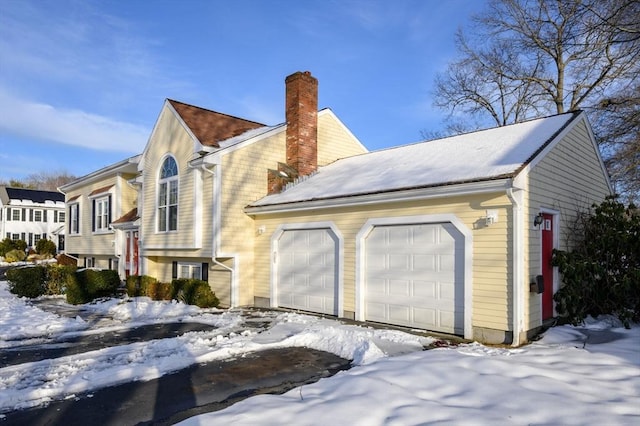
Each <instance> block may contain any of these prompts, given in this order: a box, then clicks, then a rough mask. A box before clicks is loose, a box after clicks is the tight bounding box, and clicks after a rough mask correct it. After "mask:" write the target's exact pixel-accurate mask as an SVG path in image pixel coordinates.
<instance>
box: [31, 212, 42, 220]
mask: <svg viewBox="0 0 640 426" xmlns="http://www.w3.org/2000/svg"><path fill="white" fill-rule="evenodd" d="M33 221H34V222H42V210H34V211H33Z"/></svg>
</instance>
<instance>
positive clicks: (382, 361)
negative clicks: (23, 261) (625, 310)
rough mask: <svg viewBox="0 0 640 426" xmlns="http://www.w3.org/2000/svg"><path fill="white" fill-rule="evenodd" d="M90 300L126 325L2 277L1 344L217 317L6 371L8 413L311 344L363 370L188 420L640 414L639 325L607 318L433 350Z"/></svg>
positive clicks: (474, 420)
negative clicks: (523, 341)
mask: <svg viewBox="0 0 640 426" xmlns="http://www.w3.org/2000/svg"><path fill="white" fill-rule="evenodd" d="M83 308H84V309H87V310H93V311H94V312H102V313H105V314H109V315H111V316H113V317H114V318H116V319H117V320H118V321H123V322H118V323H117V324H116V325H115V326H114V325H112V324H111V325H109V327H107V328H100V329H97V330H95V329H92V330H80V331H79V330H78V328H80V329H82V327H86V323H84V322H83V321H82V322H81V323H80V321H81V320H80V321H79V320H73V319H65V318H61V317H58V316H56V315H52V314H48V313H45V312H42V311H41V310H39V309H37V308H35V307H32V306H29V305H27V304H26V303H25V302H24V300H21V299H18V298H16V297H15V296H14V295H12V294H10V293H8V292H7V291H6V283H4V282H0V315H2V316H1V317H0V320H1V325H2V339H3V340H2V342H1V343H2V345H3V347H5V348H6V347H8V346H11V345H12V344H15V345H16V346H17V345H19V344H21V343H20V342H17V341H16V342H12V341H11V340H12V339H17V338H21V337H25V336H26V337H31V336H35V337H39V336H41V337H42V336H47V335H49V334H50V333H52V332H60V331H64V332H65V333H73V334H84V333H86V334H89V333H99V332H101V331H105V330H107V329H109V328H120V329H121V328H125V327H127V326H133V324H136V325H139V324H140V323H144V322H149V323H157V322H162V321H169V320H172V321H177V320H181V321H203V322H207V323H210V324H213V325H214V326H215V327H217V328H215V329H213V330H211V331H205V332H191V333H187V334H184V335H183V336H180V337H176V338H169V339H161V340H152V341H147V342H137V343H133V344H128V345H122V346H117V347H111V348H106V349H102V350H97V351H92V352H87V353H83V354H77V355H69V356H66V357H62V358H57V359H50V360H44V361H38V362H31V363H25V364H19V365H14V366H8V367H5V368H1V369H0V413H2V412H6V411H11V410H15V409H19V408H26V407H33V406H36V405H40V404H46V403H47V402H48V401H52V400H59V399H64V398H70V397H73V396H74V395H75V394H78V393H84V392H89V391H91V390H95V389H98V388H102V387H106V386H112V385H116V384H119V383H123V382H128V381H134V380H150V379H154V378H157V377H160V376H162V375H164V374H167V373H169V372H172V371H175V370H178V369H182V368H185V367H187V366H189V365H192V364H194V363H203V362H208V361H213V360H221V359H230V358H233V357H241V356H242V355H243V354H246V353H249V352H255V351H260V350H264V349H272V348H286V347H292V346H306V347H310V348H314V349H318V350H324V351H328V352H332V353H334V354H336V355H338V356H341V357H343V358H346V359H352V360H353V365H354V367H353V368H352V369H351V370H348V371H342V372H340V373H338V374H337V375H335V376H333V377H330V378H326V379H322V380H320V381H319V382H317V383H314V384H310V385H306V386H303V387H302V388H297V389H294V390H292V391H290V392H288V393H286V394H283V395H260V396H256V397H252V398H249V399H247V400H244V401H242V402H239V403H237V404H235V405H233V406H231V407H229V408H227V409H225V410H223V411H219V412H215V413H208V414H204V415H201V416H198V417H194V418H191V419H188V420H186V421H185V422H183V423H184V424H186V425H208V424H237V425H263V424H289V423H291V424H300V425H315V424H333V423H335V422H336V419H339V423H341V424H353V425H371V424H389V425H394V424H397V425H400V424H423V423H436V422H438V423H443V424H483V425H484V424H497V425H503V424H504V425H507V424H508V425H511V424H517V425H520V424H567V425H571V424H575V425H578V424H579V425H602V424H606V425H628V424H640V405H638V404H637V401H638V396H640V326H637V325H636V326H634V327H633V328H631V329H630V330H626V329H624V328H622V327H621V326H620V324H619V323H618V322H616V321H614V320H611V319H607V318H605V319H599V320H593V319H589V320H588V321H587V322H586V324H585V325H584V326H582V327H571V326H563V327H555V328H553V329H550V330H549V331H547V333H546V334H545V335H544V337H543V338H542V339H541V340H539V341H537V342H535V343H532V344H530V345H528V346H523V347H520V348H502V347H489V346H485V345H481V344H479V343H470V344H464V345H459V346H455V347H446V348H439V349H433V350H429V351H422V348H423V346H426V345H429V344H430V343H433V339H430V338H424V337H419V336H415V335H413V334H408V333H403V332H400V331H395V330H382V329H381V330H376V329H372V328H368V327H360V326H354V325H345V324H342V323H340V322H338V321H335V320H330V319H323V318H318V317H314V316H308V315H300V314H295V313H278V312H269V311H266V312H245V311H241V310H238V311H226V312H224V313H221V311H218V310H210V309H209V310H207V309H203V310H200V309H198V308H194V307H192V306H188V305H184V304H181V303H174V302H154V301H151V300H148V299H146V298H137V299H125V300H116V299H114V300H107V301H103V302H100V303H95V304H88V305H84V306H83ZM25 318H26V320H25ZM253 321H255V322H256V323H257V324H260V326H258V327H256V324H252V322H253ZM27 324H28V325H27ZM80 326H82V327H80ZM92 327H95V325H94V326H92ZM1 417H2V415H0V418H1Z"/></svg>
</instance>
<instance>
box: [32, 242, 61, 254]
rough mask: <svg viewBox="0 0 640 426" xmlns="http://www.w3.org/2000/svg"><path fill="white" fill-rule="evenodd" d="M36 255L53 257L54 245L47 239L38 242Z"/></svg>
mask: <svg viewBox="0 0 640 426" xmlns="http://www.w3.org/2000/svg"><path fill="white" fill-rule="evenodd" d="M36 253H38V254H39V255H48V256H53V255H54V254H55V253H56V244H55V243H54V242H53V241H51V240H47V239H42V240H38V242H37V243H36Z"/></svg>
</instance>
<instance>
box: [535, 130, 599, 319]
mask: <svg viewBox="0 0 640 426" xmlns="http://www.w3.org/2000/svg"><path fill="white" fill-rule="evenodd" d="M528 190H529V197H528V199H527V203H526V204H525V206H526V208H527V209H526V210H525V211H526V212H527V213H528V214H525V221H526V223H525V229H526V230H528V232H527V233H526V234H527V235H528V244H527V245H526V246H527V247H528V255H527V258H526V259H525V265H526V267H528V271H527V277H528V278H529V279H532V278H533V277H535V276H536V275H539V274H541V258H540V252H541V240H540V238H541V233H540V231H539V230H537V229H535V228H534V227H533V218H534V217H535V215H537V214H538V212H539V211H540V209H541V208H546V209H551V210H555V211H558V212H559V214H560V216H559V219H560V221H559V230H560V235H559V241H558V243H559V248H560V249H563V250H564V249H567V242H568V239H569V238H570V237H571V235H572V224H573V223H574V220H575V218H576V215H577V213H578V212H584V211H586V210H588V209H589V207H590V206H591V205H592V204H593V203H599V202H600V201H602V200H603V199H604V198H605V197H606V196H607V195H609V193H610V191H609V187H608V184H607V180H606V176H605V175H604V173H603V170H602V167H601V165H600V161H599V159H598V154H597V152H596V150H595V148H594V146H593V144H592V143H591V141H590V139H589V133H588V130H587V126H586V125H585V123H584V122H579V123H577V124H576V126H575V127H574V128H573V129H572V130H571V132H569V133H568V134H567V135H566V136H565V137H564V138H563V139H562V140H561V141H560V142H558V144H557V145H556V146H555V148H554V149H553V150H552V151H551V152H550V153H549V154H548V155H546V156H545V157H544V158H543V159H542V160H541V161H540V162H539V163H538V164H537V165H536V166H535V167H534V168H533V169H532V170H531V171H530V173H529V181H528ZM525 243H527V241H525ZM527 290H528V289H527ZM526 294H527V295H528V301H526V303H525V307H526V308H527V309H528V313H529V315H528V319H527V320H528V326H529V329H533V328H535V327H538V326H540V325H541V323H542V320H541V318H542V313H541V308H542V306H541V296H540V295H538V294H535V293H529V292H527V293H526Z"/></svg>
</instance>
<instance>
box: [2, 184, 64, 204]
mask: <svg viewBox="0 0 640 426" xmlns="http://www.w3.org/2000/svg"><path fill="white" fill-rule="evenodd" d="M5 191H6V192H7V196H8V198H9V200H28V201H31V202H33V203H42V204H44V202H45V201H53V202H56V201H57V202H62V203H64V194H61V193H59V192H56V191H42V190H38V189H27V188H11V187H6V188H5Z"/></svg>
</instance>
